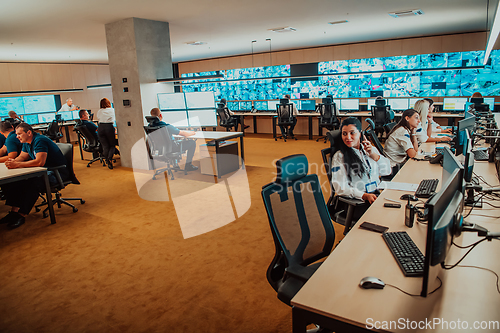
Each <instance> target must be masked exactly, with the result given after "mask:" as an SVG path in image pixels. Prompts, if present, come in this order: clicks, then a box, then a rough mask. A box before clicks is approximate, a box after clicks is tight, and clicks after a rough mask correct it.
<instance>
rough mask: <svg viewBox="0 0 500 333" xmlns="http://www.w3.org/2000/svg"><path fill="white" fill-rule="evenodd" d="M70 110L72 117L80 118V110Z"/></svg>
mask: <svg viewBox="0 0 500 333" xmlns="http://www.w3.org/2000/svg"><path fill="white" fill-rule="evenodd" d="M71 112H72V113H73V119H80V110H75V111H71ZM87 112H88V111H87Z"/></svg>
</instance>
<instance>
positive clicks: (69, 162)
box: [56, 142, 80, 185]
mask: <svg viewBox="0 0 500 333" xmlns="http://www.w3.org/2000/svg"><path fill="white" fill-rule="evenodd" d="M56 145H57V146H58V147H59V149H60V150H61V153H62V154H63V155H64V159H65V160H66V169H67V170H68V173H69V182H68V183H71V184H77V185H78V184H80V182H79V181H78V179H77V178H76V175H75V171H74V169H73V145H72V144H71V143H60V142H57V143H56Z"/></svg>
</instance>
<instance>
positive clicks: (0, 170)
mask: <svg viewBox="0 0 500 333" xmlns="http://www.w3.org/2000/svg"><path fill="white" fill-rule="evenodd" d="M0 164H1V165H0V181H3V180H7V179H9V178H13V177H17V176H22V175H28V174H31V173H36V172H42V171H45V170H47V169H46V168H43V167H32V168H19V169H7V167H6V166H5V164H4V163H0Z"/></svg>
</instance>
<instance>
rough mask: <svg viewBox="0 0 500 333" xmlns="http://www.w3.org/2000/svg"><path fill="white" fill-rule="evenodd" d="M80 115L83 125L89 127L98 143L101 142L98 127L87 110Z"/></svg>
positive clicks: (81, 111)
mask: <svg viewBox="0 0 500 333" xmlns="http://www.w3.org/2000/svg"><path fill="white" fill-rule="evenodd" d="M78 115H79V116H80V120H81V121H82V125H84V126H85V127H87V129H88V130H89V132H90V133H92V135H93V136H94V137H95V139H96V141H99V138H98V136H97V125H96V124H94V123H93V122H91V121H90V116H89V113H88V112H87V110H80V112H78Z"/></svg>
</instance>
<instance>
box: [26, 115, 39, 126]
mask: <svg viewBox="0 0 500 333" xmlns="http://www.w3.org/2000/svg"><path fill="white" fill-rule="evenodd" d="M23 120H24V122H25V123H28V124H30V125H36V124H38V115H37V114H25V115H24V116H23Z"/></svg>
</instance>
